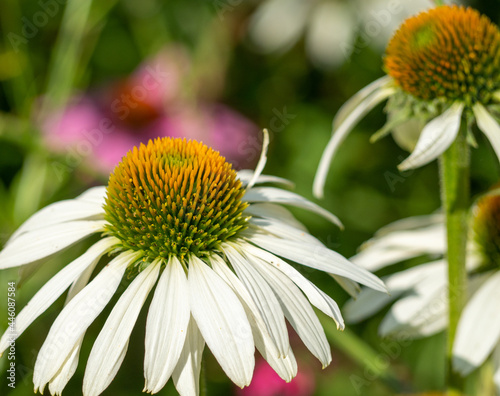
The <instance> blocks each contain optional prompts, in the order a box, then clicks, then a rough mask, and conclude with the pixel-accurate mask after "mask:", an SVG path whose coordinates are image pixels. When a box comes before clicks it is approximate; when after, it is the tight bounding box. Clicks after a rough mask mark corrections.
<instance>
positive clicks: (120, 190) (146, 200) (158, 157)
mask: <svg viewBox="0 0 500 396" xmlns="http://www.w3.org/2000/svg"><path fill="white" fill-rule="evenodd" d="M244 193H245V190H244V189H243V187H242V184H241V181H240V180H239V179H237V177H236V172H235V171H234V170H233V169H232V167H231V165H230V164H229V163H227V162H226V160H225V159H224V157H222V156H220V155H219V153H218V152H216V151H214V150H212V149H210V148H208V147H207V146H205V145H204V144H202V143H198V142H196V141H186V140H185V139H172V138H162V139H156V140H155V141H149V142H148V144H147V145H143V144H141V146H140V147H139V148H137V147H134V149H133V150H132V151H129V152H128V153H127V155H126V156H125V157H124V158H123V159H122V162H121V163H120V164H119V165H118V166H117V167H116V168H115V170H114V172H113V173H112V174H111V176H110V178H109V183H108V188H107V198H106V204H105V206H104V209H105V212H106V220H108V222H109V225H108V226H107V232H108V233H109V234H111V235H113V236H115V237H117V238H118V239H120V240H121V242H122V245H123V247H124V248H125V249H132V250H138V251H142V252H143V253H144V254H145V255H146V256H148V257H150V258H152V259H155V258H167V257H169V256H170V255H175V256H177V257H179V258H182V257H184V256H185V255H186V254H187V253H193V254H195V255H197V256H200V257H201V256H204V255H206V254H207V253H208V252H209V251H210V250H212V249H215V248H217V246H218V244H219V243H220V242H222V241H225V240H227V239H228V238H231V237H233V236H234V235H235V234H236V233H237V232H238V231H240V230H242V229H244V228H246V222H247V219H246V218H245V217H244V216H243V215H242V212H243V210H244V209H245V208H246V207H247V206H248V204H246V203H245V202H243V201H242V200H241V199H242V197H243V194H244Z"/></svg>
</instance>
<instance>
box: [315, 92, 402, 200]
mask: <svg viewBox="0 0 500 396" xmlns="http://www.w3.org/2000/svg"><path fill="white" fill-rule="evenodd" d="M393 93H394V88H392V87H386V86H382V87H378V89H377V90H376V91H375V92H373V93H372V94H371V95H370V96H368V97H366V98H364V100H363V101H361V102H360V103H358V105H357V106H356V107H355V108H354V109H352V111H350V112H349V115H346V117H345V119H344V120H343V121H342V123H341V124H340V125H339V126H338V127H337V128H336V127H335V120H334V128H333V131H332V137H331V138H330V141H329V142H328V144H327V146H326V147H325V150H324V151H323V155H322V156H321V160H320V163H319V166H318V170H317V171H316V176H315V177H314V183H313V193H314V196H315V197H317V198H323V190H324V188H325V182H326V176H327V174H328V169H329V168H330V163H331V162H332V158H333V155H334V154H335V153H336V152H337V149H338V148H339V146H340V144H341V143H342V142H343V141H344V139H345V138H346V137H347V135H348V134H349V133H350V132H351V131H352V129H353V128H354V126H355V125H356V124H357V123H358V122H359V120H361V118H363V117H364V116H365V115H366V114H367V113H368V112H370V110H372V109H373V108H374V107H375V106H377V105H378V104H379V103H381V102H382V101H384V100H385V99H387V98H388V97H389V96H391V95H392V94H393Z"/></svg>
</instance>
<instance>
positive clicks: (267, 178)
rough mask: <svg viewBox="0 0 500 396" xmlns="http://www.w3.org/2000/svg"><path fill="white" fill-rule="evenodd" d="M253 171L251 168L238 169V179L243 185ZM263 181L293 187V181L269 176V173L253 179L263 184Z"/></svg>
mask: <svg viewBox="0 0 500 396" xmlns="http://www.w3.org/2000/svg"><path fill="white" fill-rule="evenodd" d="M254 173H255V172H254V171H253V170H250V169H242V170H240V171H238V179H240V180H241V183H242V184H243V186H247V185H248V182H249V181H250V180H251V179H252V177H253V175H254ZM263 183H273V184H281V185H283V186H284V187H290V188H293V187H295V184H293V182H291V181H290V180H287V179H283V178H282V177H278V176H271V175H259V177H258V178H257V180H256V181H255V184H263Z"/></svg>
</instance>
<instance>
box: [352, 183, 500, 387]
mask: <svg viewBox="0 0 500 396" xmlns="http://www.w3.org/2000/svg"><path fill="white" fill-rule="evenodd" d="M468 242H469V245H468V252H467V270H468V277H469V290H468V295H469V296H471V298H470V300H469V301H468V302H467V304H466V307H465V309H464V311H463V313H462V315H461V317H460V321H459V324H458V327H457V333H456V338H455V342H454V346H453V366H454V368H455V370H456V371H458V372H459V373H461V374H462V375H468V374H469V373H471V372H472V371H473V370H474V369H475V368H477V367H479V366H480V365H481V364H483V363H484V361H485V360H486V359H487V358H488V357H489V356H490V355H491V354H492V353H493V355H494V356H499V355H498V354H499V353H500V319H499V315H498V301H499V300H500V271H499V267H498V263H500V190H494V191H492V192H490V193H488V194H486V195H484V196H482V197H481V198H480V199H479V200H478V201H477V202H476V204H475V205H474V206H473V208H472V222H471V230H470V237H469V241H468ZM445 252H446V239H445V226H444V223H443V216H441V215H433V216H422V217H415V218H409V219H405V220H400V221H398V222H396V223H394V224H391V225H389V226H388V227H387V228H385V229H382V230H380V231H379V235H378V236H376V237H375V238H374V239H372V240H371V241H369V242H368V243H367V244H366V245H365V248H364V249H363V250H362V251H361V252H360V253H359V254H357V255H356V256H354V257H352V258H351V261H352V262H354V263H356V264H359V265H361V266H363V267H365V268H367V269H368V270H370V271H377V270H379V269H382V268H384V267H388V266H391V265H393V264H396V263H399V262H402V261H405V260H408V259H411V258H415V257H420V256H422V257H424V256H427V257H429V256H430V257H432V260H431V261H429V262H425V263H423V264H419V265H416V266H413V267H411V268H409V269H405V270H402V271H399V272H396V273H394V274H392V275H389V276H387V277H385V278H383V279H384V281H385V282H386V285H387V288H388V289H389V293H390V295H385V294H382V293H377V292H373V291H372V290H368V289H363V290H362V291H361V293H360V294H359V296H358V298H357V299H356V300H350V301H349V302H348V303H347V304H346V306H345V307H344V314H345V317H346V320H347V321H348V322H351V323H355V322H360V321H362V320H364V319H366V318H368V317H369V316H371V315H373V314H374V313H376V312H378V311H380V310H381V309H382V308H384V307H385V306H386V305H388V304H390V303H391V302H393V301H395V300H396V301H395V302H394V304H393V305H392V306H391V307H390V308H389V311H388V312H387V314H386V315H385V317H384V319H383V321H382V323H381V325H380V327H379V332H380V334H381V335H384V336H385V335H389V334H397V333H401V332H405V333H406V334H407V335H411V336H413V337H424V336H429V335H432V334H435V333H437V332H440V331H443V330H445V329H446V327H447V325H448V315H447V313H448V277H447V263H446V259H445V258H443V257H444V254H445ZM493 364H494V368H495V376H494V381H495V383H496V386H497V390H498V392H500V361H499V360H498V359H497V358H495V357H494V358H493Z"/></svg>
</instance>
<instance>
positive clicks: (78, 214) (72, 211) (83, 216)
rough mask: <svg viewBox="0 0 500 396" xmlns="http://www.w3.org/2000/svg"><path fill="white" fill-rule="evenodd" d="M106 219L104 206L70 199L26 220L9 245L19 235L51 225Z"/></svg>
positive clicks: (13, 235) (51, 205)
mask: <svg viewBox="0 0 500 396" xmlns="http://www.w3.org/2000/svg"><path fill="white" fill-rule="evenodd" d="M103 218H104V209H103V208H102V206H100V205H97V204H95V203H93V202H87V201H82V200H78V199H68V200H65V201H59V202H54V203H53V204H50V205H48V206H46V207H45V208H43V209H40V210H39V211H38V212H36V213H35V214H33V215H32V216H31V217H30V218H29V219H28V220H26V221H25V222H24V223H23V224H22V225H21V226H20V227H19V228H18V229H17V230H16V232H14V234H12V237H11V238H10V239H9V242H8V243H11V242H12V241H13V240H14V239H15V238H17V237H18V236H19V235H21V234H23V233H25V232H28V231H33V230H38V229H41V228H46V227H49V226H51V225H55V224H60V223H65V222H67V221H75V220H102V219H103Z"/></svg>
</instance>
